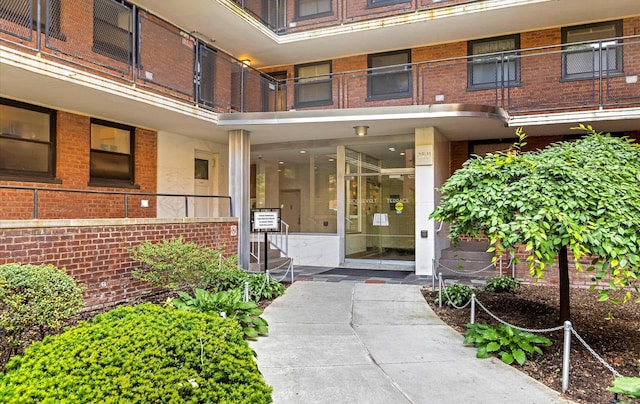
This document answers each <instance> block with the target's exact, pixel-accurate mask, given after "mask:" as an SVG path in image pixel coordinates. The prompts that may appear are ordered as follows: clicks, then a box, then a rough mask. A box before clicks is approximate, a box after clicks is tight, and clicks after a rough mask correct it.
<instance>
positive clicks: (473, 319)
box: [471, 293, 476, 324]
mask: <svg viewBox="0 0 640 404" xmlns="http://www.w3.org/2000/svg"><path fill="white" fill-rule="evenodd" d="M475 323H476V294H475V293H473V294H472V295H471V324H475Z"/></svg>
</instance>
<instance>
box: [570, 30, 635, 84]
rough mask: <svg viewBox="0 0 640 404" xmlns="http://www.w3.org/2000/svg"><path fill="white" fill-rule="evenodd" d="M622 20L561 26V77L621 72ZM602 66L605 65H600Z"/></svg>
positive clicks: (574, 77) (596, 75)
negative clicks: (620, 38)
mask: <svg viewBox="0 0 640 404" xmlns="http://www.w3.org/2000/svg"><path fill="white" fill-rule="evenodd" d="M620 36H622V21H609V22H601V23H597V24H588V25H580V26H576V27H565V28H562V43H563V44H564V48H563V52H562V78H563V79H569V80H570V79H588V78H597V77H599V76H600V74H601V73H602V75H603V76H607V75H610V74H622V71H623V69H622V47H621V46H620V43H621V41H620V40H619V39H617V38H618V37H620ZM601 67H602V68H601Z"/></svg>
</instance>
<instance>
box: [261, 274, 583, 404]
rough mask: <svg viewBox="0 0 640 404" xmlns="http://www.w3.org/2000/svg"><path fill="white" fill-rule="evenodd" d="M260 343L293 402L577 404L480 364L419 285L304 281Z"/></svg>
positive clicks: (266, 371) (270, 370) (274, 381)
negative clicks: (442, 319)
mask: <svg viewBox="0 0 640 404" xmlns="http://www.w3.org/2000/svg"><path fill="white" fill-rule="evenodd" d="M263 317H264V318H265V319H266V320H267V321H268V322H269V332H270V334H269V336H267V337H261V338H259V339H258V340H257V341H252V342H251V347H252V348H253V349H254V350H255V351H256V353H257V355H258V357H257V361H258V367H259V368H260V371H261V372H262V374H263V375H264V378H265V380H266V382H267V383H268V384H269V385H271V386H273V388H274V391H273V400H274V403H275V404H286V403H305V404H308V403H367V404H373V403H381V404H382V403H384V404H395V403H492V404H495V403H509V404H512V403H519V404H524V403H538V404H548V403H569V402H570V401H567V400H564V399H562V398H561V397H560V396H559V394H558V393H557V392H555V391H553V390H551V389H549V388H547V387H545V386H544V385H542V384H541V383H538V382H537V381H535V380H534V379H532V378H530V377H528V376H526V375H524V374H523V373H521V372H519V371H518V370H516V369H513V368H511V367H510V366H507V365H505V364H503V363H502V362H501V361H500V360H498V359H495V358H492V359H476V357H475V353H476V349H475V348H472V347H465V346H463V344H462V340H463V338H462V336H460V335H459V334H458V333H456V332H455V331H454V330H453V329H451V328H450V327H449V326H447V325H446V324H444V323H443V322H442V321H441V320H440V319H439V318H438V317H437V316H436V315H435V313H434V312H433V311H432V310H431V309H430V308H429V306H428V305H427V304H426V302H425V300H424V298H423V297H422V294H421V292H420V286H418V285H398V284H368V283H348V282H336V283H329V282H310V281H303V282H296V283H294V284H293V285H291V286H290V287H289V288H288V289H287V291H286V292H285V294H284V295H283V296H281V297H279V298H278V299H276V300H275V301H274V302H273V303H272V304H271V305H270V306H269V307H267V309H266V310H265V312H264V314H263Z"/></svg>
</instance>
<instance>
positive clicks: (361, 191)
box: [345, 169, 415, 263]
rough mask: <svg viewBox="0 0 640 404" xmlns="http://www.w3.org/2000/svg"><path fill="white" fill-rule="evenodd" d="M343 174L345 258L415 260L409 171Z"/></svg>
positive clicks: (412, 184) (411, 173) (412, 186)
mask: <svg viewBox="0 0 640 404" xmlns="http://www.w3.org/2000/svg"><path fill="white" fill-rule="evenodd" d="M380 171H381V172H382V173H362V172H360V173H358V174H346V175H345V185H346V192H345V195H346V201H345V258H346V259H349V260H352V259H354V260H369V261H374V262H379V263H383V261H384V262H385V263H389V261H400V262H407V261H415V175H414V170H413V169H387V170H385V169H380Z"/></svg>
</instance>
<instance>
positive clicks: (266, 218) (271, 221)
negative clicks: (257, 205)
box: [253, 212, 278, 230]
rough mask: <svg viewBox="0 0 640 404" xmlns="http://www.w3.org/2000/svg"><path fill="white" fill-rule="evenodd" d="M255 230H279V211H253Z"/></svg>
mask: <svg viewBox="0 0 640 404" xmlns="http://www.w3.org/2000/svg"><path fill="white" fill-rule="evenodd" d="M253 228H254V230H278V212H253Z"/></svg>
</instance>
